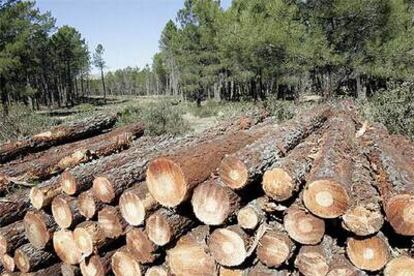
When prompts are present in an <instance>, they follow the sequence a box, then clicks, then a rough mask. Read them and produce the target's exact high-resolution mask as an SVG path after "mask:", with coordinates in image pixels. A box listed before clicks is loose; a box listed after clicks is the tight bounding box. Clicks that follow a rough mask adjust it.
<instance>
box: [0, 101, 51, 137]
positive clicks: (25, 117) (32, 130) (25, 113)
mask: <svg viewBox="0 0 414 276" xmlns="http://www.w3.org/2000/svg"><path fill="white" fill-rule="evenodd" d="M0 112H1V108H0ZM55 123H57V122H56V121H54V120H53V119H51V118H48V117H46V116H43V115H38V114H36V113H34V112H33V111H32V110H31V109H30V108H29V107H27V106H25V105H22V104H13V105H11V106H10V108H9V116H1V117H0V142H5V141H8V140H14V139H17V138H20V137H24V136H29V135H33V134H37V133H40V132H42V131H44V130H45V129H48V128H50V126H52V125H54V124H55Z"/></svg>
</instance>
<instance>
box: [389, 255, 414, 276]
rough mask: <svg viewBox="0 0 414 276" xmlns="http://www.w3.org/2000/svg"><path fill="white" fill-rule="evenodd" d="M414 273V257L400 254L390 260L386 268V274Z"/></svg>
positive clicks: (405, 274)
mask: <svg viewBox="0 0 414 276" xmlns="http://www.w3.org/2000/svg"><path fill="white" fill-rule="evenodd" d="M410 275H414V259H413V258H410V257H408V256H400V257H397V258H395V259H392V260H391V261H390V262H388V264H387V266H386V267H385V269H384V276H410Z"/></svg>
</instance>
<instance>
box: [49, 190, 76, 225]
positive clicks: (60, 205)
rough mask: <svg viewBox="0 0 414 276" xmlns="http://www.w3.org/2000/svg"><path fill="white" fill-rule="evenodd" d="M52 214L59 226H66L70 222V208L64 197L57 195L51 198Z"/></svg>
mask: <svg viewBox="0 0 414 276" xmlns="http://www.w3.org/2000/svg"><path fill="white" fill-rule="evenodd" d="M52 214H53V218H54V219H55V221H56V223H57V225H59V226H60V227H61V228H68V227H70V225H71V224H72V210H71V209H70V207H69V204H68V202H67V201H66V200H65V198H64V197H62V196H57V197H55V198H54V199H53V201H52Z"/></svg>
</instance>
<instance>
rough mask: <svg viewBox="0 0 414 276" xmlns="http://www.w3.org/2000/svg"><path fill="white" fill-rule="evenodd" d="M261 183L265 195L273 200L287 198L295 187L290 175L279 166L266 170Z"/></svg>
mask: <svg viewBox="0 0 414 276" xmlns="http://www.w3.org/2000/svg"><path fill="white" fill-rule="evenodd" d="M262 185H263V190H264V191H265V193H266V195H267V196H269V197H270V198H271V199H273V200H275V201H284V200H287V199H289V198H290V197H291V196H292V194H293V191H294V188H295V186H294V183H293V179H292V177H291V176H290V175H289V174H288V173H287V172H286V171H285V170H283V169H281V168H275V169H272V170H268V171H266V172H265V173H264V175H263V182H262Z"/></svg>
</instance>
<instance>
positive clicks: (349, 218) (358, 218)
mask: <svg viewBox="0 0 414 276" xmlns="http://www.w3.org/2000/svg"><path fill="white" fill-rule="evenodd" d="M342 221H343V225H344V227H345V228H346V229H348V230H349V231H351V232H353V233H355V234H357V235H358V236H368V235H371V234H375V233H377V232H378V231H379V230H380V229H381V227H382V225H383V223H384V217H383V215H382V214H381V212H380V211H379V210H370V209H369V208H367V207H365V206H361V205H357V206H356V207H355V208H352V209H349V210H348V211H346V213H345V214H344V215H343V216H342Z"/></svg>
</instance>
